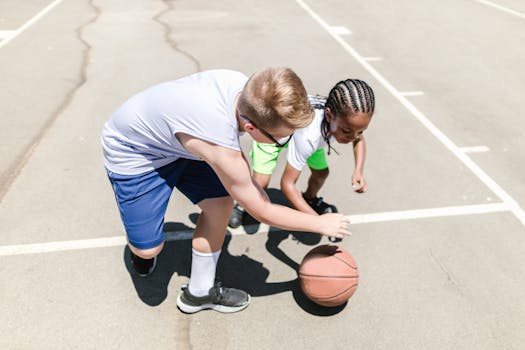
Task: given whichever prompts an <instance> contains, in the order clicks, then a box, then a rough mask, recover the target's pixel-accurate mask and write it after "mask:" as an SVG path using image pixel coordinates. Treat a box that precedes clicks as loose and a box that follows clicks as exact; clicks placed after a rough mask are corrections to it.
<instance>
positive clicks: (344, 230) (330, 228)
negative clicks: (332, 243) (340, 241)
mask: <svg viewBox="0 0 525 350" xmlns="http://www.w3.org/2000/svg"><path fill="white" fill-rule="evenodd" d="M319 219H320V220H321V230H320V231H319V232H320V233H321V234H322V235H325V236H328V237H335V238H343V237H345V236H351V235H352V232H350V230H349V229H348V225H349V224H350V220H349V219H348V217H346V216H344V215H343V214H340V213H329V214H323V215H321V216H319Z"/></svg>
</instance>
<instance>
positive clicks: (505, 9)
mask: <svg viewBox="0 0 525 350" xmlns="http://www.w3.org/2000/svg"><path fill="white" fill-rule="evenodd" d="M474 1H475V2H479V3H480V4H483V5H486V6H490V7H492V8H495V9H496V10H500V11H503V12H506V13H508V14H511V15H513V16H517V17H520V18H523V19H525V14H523V13H521V12H518V11H515V10H513V9H510V8H508V7H505V6H501V5H498V4H496V3H493V2H491V1H486V0H474Z"/></svg>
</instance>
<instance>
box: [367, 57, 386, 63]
mask: <svg viewBox="0 0 525 350" xmlns="http://www.w3.org/2000/svg"><path fill="white" fill-rule="evenodd" d="M363 59H364V60H365V61H368V62H379V61H382V60H383V58H381V57H363Z"/></svg>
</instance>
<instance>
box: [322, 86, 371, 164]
mask: <svg viewBox="0 0 525 350" xmlns="http://www.w3.org/2000/svg"><path fill="white" fill-rule="evenodd" d="M314 108H315V106H314ZM324 108H325V109H326V108H330V111H331V112H332V113H333V114H334V116H338V115H341V114H345V115H346V114H347V113H370V114H372V113H374V108H375V97H374V91H373V90H372V88H371V87H370V86H369V85H368V84H367V83H365V82H364V81H362V80H358V79H346V80H342V81H340V82H338V83H337V84H336V85H335V86H334V87H333V88H332V90H330V93H329V94H328V97H327V98H326V103H325V105H324ZM325 113H326V112H325ZM321 135H322V137H323V139H324V140H325V142H326V144H327V145H328V154H330V150H331V149H332V150H334V152H335V153H336V154H338V153H337V151H336V150H335V149H334V148H333V147H332V146H331V145H330V123H329V122H328V120H327V119H326V116H325V117H324V118H323V121H322V122H321Z"/></svg>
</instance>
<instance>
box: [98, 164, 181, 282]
mask: <svg viewBox="0 0 525 350" xmlns="http://www.w3.org/2000/svg"><path fill="white" fill-rule="evenodd" d="M108 177H109V180H110V182H111V185H112V188H113V191H114V193H115V199H116V201H117V205H118V208H119V211H120V216H121V219H122V222H123V224H124V227H125V229H126V235H127V238H128V246H129V248H130V250H131V264H132V266H133V269H134V270H135V272H136V273H137V274H138V275H139V276H141V277H145V276H147V275H149V274H150V273H152V272H153V270H154V268H155V265H156V257H157V255H158V254H159V253H160V252H161V250H162V248H163V246H164V231H163V226H164V214H165V212H166V208H167V205H168V200H169V197H170V195H171V192H172V188H171V187H170V186H168V185H167V184H166V181H165V180H164V179H163V178H161V176H160V174H159V172H158V171H151V172H149V173H146V174H140V175H131V176H130V175H120V174H115V173H113V172H110V171H108Z"/></svg>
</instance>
